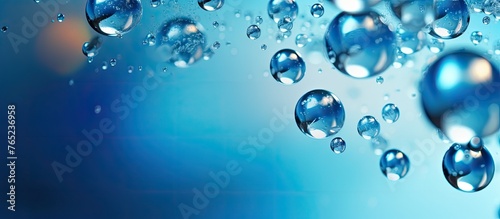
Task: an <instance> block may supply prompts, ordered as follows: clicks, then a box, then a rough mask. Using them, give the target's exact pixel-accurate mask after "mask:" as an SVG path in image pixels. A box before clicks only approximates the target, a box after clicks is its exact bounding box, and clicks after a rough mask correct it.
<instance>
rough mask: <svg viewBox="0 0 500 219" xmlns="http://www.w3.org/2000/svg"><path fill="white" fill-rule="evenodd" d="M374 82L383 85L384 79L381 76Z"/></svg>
mask: <svg viewBox="0 0 500 219" xmlns="http://www.w3.org/2000/svg"><path fill="white" fill-rule="evenodd" d="M375 82H376V83H377V84H383V83H384V77H382V76H378V77H377V78H376V79H375Z"/></svg>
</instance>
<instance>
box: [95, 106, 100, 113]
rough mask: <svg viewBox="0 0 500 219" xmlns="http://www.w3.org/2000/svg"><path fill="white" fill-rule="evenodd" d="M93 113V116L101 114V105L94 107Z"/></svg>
mask: <svg viewBox="0 0 500 219" xmlns="http://www.w3.org/2000/svg"><path fill="white" fill-rule="evenodd" d="M94 113H95V114H99V113H101V105H96V106H95V107H94Z"/></svg>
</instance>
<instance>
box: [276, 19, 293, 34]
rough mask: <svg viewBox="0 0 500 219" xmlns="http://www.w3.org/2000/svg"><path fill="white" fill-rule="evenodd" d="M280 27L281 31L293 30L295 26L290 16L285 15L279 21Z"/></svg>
mask: <svg viewBox="0 0 500 219" xmlns="http://www.w3.org/2000/svg"><path fill="white" fill-rule="evenodd" d="M278 28H279V30H280V31H281V32H287V31H291V30H292V28H293V22H292V19H291V18H290V17H289V16H285V17H284V18H283V19H281V20H279V21H278Z"/></svg>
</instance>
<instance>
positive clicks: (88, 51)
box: [82, 36, 102, 58]
mask: <svg viewBox="0 0 500 219" xmlns="http://www.w3.org/2000/svg"><path fill="white" fill-rule="evenodd" d="M101 45H102V39H101V37H99V36H96V37H93V38H92V39H91V40H90V42H85V43H83V45H82V53H83V54H84V55H85V56H87V57H88V58H92V57H94V56H96V55H97V54H99V50H100V49H101Z"/></svg>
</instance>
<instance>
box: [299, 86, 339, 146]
mask: <svg viewBox="0 0 500 219" xmlns="http://www.w3.org/2000/svg"><path fill="white" fill-rule="evenodd" d="M344 120H345V111H344V106H343V104H342V102H341V101H340V99H339V98H338V97H337V96H335V94H333V93H331V92H329V91H326V90H312V91H309V92H307V93H306V94H304V95H303V96H302V97H301V98H300V99H299V101H298V102H297V105H295V122H297V126H298V127H299V129H300V130H301V131H302V132H303V133H304V134H306V135H307V136H309V137H312V138H316V139H322V138H326V137H328V136H332V135H334V134H336V133H338V132H339V131H340V130H341V129H342V126H344Z"/></svg>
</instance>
